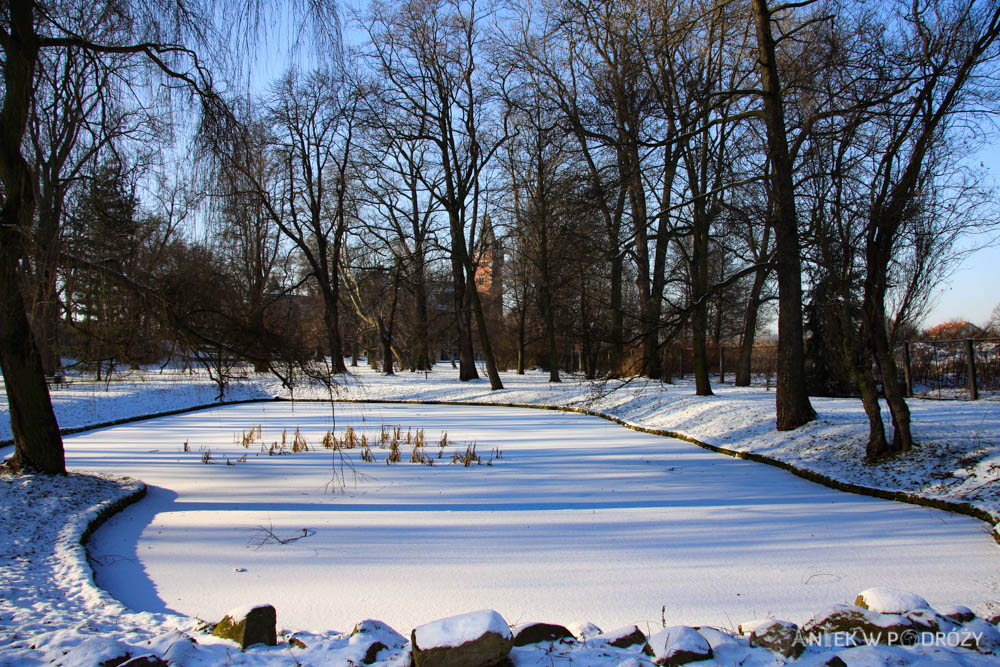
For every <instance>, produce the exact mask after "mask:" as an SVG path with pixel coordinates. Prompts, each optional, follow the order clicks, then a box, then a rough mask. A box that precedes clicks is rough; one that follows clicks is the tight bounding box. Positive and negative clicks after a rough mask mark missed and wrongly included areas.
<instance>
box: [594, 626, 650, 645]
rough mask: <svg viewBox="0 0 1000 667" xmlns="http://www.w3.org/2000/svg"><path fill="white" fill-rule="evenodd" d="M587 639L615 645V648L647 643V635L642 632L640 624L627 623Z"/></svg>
mask: <svg viewBox="0 0 1000 667" xmlns="http://www.w3.org/2000/svg"><path fill="white" fill-rule="evenodd" d="M587 641H588V642H593V643H598V644H606V645H608V646H614V647H615V648H628V647H629V646H636V645H639V644H645V643H646V635H644V634H643V633H642V630H640V629H639V627H638V626H636V625H626V626H624V627H621V628H618V629H617V630H611V631H610V632H602V633H601V634H599V635H596V636H594V637H591V638H590V639H588V640H587Z"/></svg>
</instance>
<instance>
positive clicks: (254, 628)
mask: <svg viewBox="0 0 1000 667" xmlns="http://www.w3.org/2000/svg"><path fill="white" fill-rule="evenodd" d="M276 620H277V612H275V610H274V607H272V606H271V605H269V604H258V605H250V606H245V607H238V608H236V609H233V610H231V611H230V612H229V613H228V614H226V615H225V617H223V619H222V620H221V621H220V622H219V624H218V625H217V626H215V630H214V631H213V632H212V634H213V635H215V636H216V637H222V638H223V639H231V640H233V641H234V642H236V643H237V644H239V645H240V648H244V649H245V648H246V647H248V646H252V645H254V644H264V645H266V646H275V645H276V644H277V643H278V633H277V631H276V629H275V622H276Z"/></svg>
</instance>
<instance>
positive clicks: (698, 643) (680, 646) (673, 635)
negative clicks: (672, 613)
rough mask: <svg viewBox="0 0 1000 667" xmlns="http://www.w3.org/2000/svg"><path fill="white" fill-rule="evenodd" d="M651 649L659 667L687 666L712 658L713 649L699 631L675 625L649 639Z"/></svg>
mask: <svg viewBox="0 0 1000 667" xmlns="http://www.w3.org/2000/svg"><path fill="white" fill-rule="evenodd" d="M648 644H649V648H650V649H651V650H652V652H653V660H654V661H655V662H656V664H657V665H686V664H687V663H689V662H696V661H698V660H707V659H709V658H711V657H712V647H711V646H710V645H709V643H708V640H707V639H705V638H704V637H702V636H701V635H700V634H699V633H698V631H697V630H695V629H694V628H691V627H688V626H686V625H675V626H672V627H669V628H664V629H663V630H660V631H659V632H657V633H656V634H654V635H653V636H652V637H650V638H649V642H648Z"/></svg>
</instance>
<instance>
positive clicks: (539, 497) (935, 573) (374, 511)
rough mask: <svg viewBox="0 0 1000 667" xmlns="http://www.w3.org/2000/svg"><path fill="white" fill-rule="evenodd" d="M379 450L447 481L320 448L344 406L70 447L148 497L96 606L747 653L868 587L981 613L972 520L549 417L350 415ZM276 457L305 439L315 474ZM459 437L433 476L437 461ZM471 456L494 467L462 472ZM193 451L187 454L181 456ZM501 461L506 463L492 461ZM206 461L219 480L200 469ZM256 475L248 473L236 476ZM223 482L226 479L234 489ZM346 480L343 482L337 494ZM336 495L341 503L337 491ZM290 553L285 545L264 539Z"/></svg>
mask: <svg viewBox="0 0 1000 667" xmlns="http://www.w3.org/2000/svg"><path fill="white" fill-rule="evenodd" d="M335 415H336V430H335V434H336V435H337V437H338V438H341V437H343V434H344V427H345V426H346V425H348V424H350V425H351V426H352V427H353V428H354V429H355V430H356V431H357V433H358V437H359V438H360V435H361V434H365V435H366V437H367V438H368V439H369V440H377V438H378V434H379V431H380V426H381V425H382V424H386V425H392V426H394V425H397V424H398V425H401V426H402V435H403V437H404V438H405V435H406V431H407V429H408V428H409V429H412V430H413V431H414V432H415V431H416V430H417V429H424V432H425V436H426V439H427V442H428V444H427V447H426V455H427V456H429V457H432V458H434V465H432V466H428V465H420V464H415V463H411V462H410V458H411V454H412V446H410V447H407V446H405V445H404V446H403V448H402V451H401V456H402V461H401V462H400V463H398V464H395V465H387V464H386V457H387V455H388V453H389V452H388V450H387V449H381V448H378V447H377V446H376V447H373V448H372V453H373V455H374V456H375V458H376V462H374V463H365V462H363V461H361V454H360V450H359V449H354V450H350V451H345V452H344V456H345V457H346V458H347V461H348V462H349V463H350V465H351V466H353V470H352V469H351V467H350V466H346V465H345V466H342V465H340V464H339V463H338V461H339V456H338V455H337V454H336V453H334V452H331V451H330V450H326V449H324V448H323V447H322V446H321V444H320V443H321V440H322V438H323V436H324V434H325V433H326V432H327V431H328V430H329V429H331V419H332V415H331V406H330V405H329V404H322V403H297V404H290V403H271V402H268V403H256V404H249V405H239V406H232V407H225V408H217V409H213V410H206V411H201V412H195V413H188V414H184V415H178V416H173V417H165V418H160V419H156V420H150V421H145V422H138V423H135V424H130V425H124V426H119V427H115V428H110V429H103V430H100V431H94V432H90V433H86V434H80V435H75V436H71V437H67V438H66V447H67V463H68V465H69V466H71V467H73V468H76V469H81V468H82V469H88V470H98V471H108V472H114V473H118V474H123V475H129V476H133V477H137V478H140V479H142V480H144V481H145V482H146V483H147V484H148V485H149V495H148V497H147V498H146V499H145V500H143V501H141V502H140V503H138V504H137V505H135V506H133V507H131V508H129V509H127V510H126V511H125V512H123V513H122V514H120V515H119V516H117V517H115V518H114V519H112V520H111V521H110V522H108V523H107V524H106V525H105V526H104V527H103V528H101V529H100V530H99V531H98V532H97V533H96V534H95V535H94V537H93V538H92V541H91V543H90V545H91V546H90V551H91V554H92V556H93V559H94V561H95V564H96V571H97V581H98V583H99V584H100V585H101V586H103V587H105V588H107V589H108V590H110V591H111V592H112V593H113V594H114V595H115V596H116V597H118V598H119V599H121V600H122V601H123V602H124V603H125V604H127V605H128V606H130V607H131V608H133V609H136V610H139V611H175V612H179V613H183V614H187V615H190V616H197V617H200V618H203V619H206V620H212V621H216V620H218V619H219V618H221V616H222V614H224V613H225V612H226V611H227V610H229V609H230V608H233V607H236V606H238V605H243V604H248V603H258V602H269V603H271V604H274V605H275V607H276V608H277V610H278V624H279V627H284V628H288V629H302V630H305V629H308V630H314V631H322V630H333V629H336V630H350V629H351V627H353V625H354V623H356V622H357V621H359V620H361V619H363V618H378V619H381V620H383V621H385V622H387V623H389V624H390V625H392V626H393V627H395V628H396V629H397V630H399V631H400V632H403V633H404V634H405V633H408V632H409V629H410V628H411V627H413V626H414V625H416V624H419V623H423V622H426V621H430V620H433V619H435V618H440V617H444V616H449V615H453V614H457V613H461V612H465V611H470V610H475V609H482V608H492V609H496V610H497V611H499V612H500V613H501V614H502V615H503V616H504V617H505V618H506V619H507V620H508V621H509V622H511V623H518V622H527V621H533V620H544V621H548V622H557V623H563V624H569V623H572V622H576V621H584V620H589V621H593V622H596V623H597V624H598V625H600V626H602V627H603V628H604V629H606V630H609V629H613V628H615V627H619V626H622V625H625V624H628V623H638V624H639V625H640V627H643V628H644V629H647V628H648V629H653V628H657V627H659V626H660V624H661V620H665V621H666V623H667V625H671V624H675V623H686V624H706V625H717V626H722V627H727V628H732V629H735V626H736V624H737V623H739V622H740V621H744V620H748V619H751V618H757V617H765V616H769V615H777V616H778V617H781V618H786V619H788V620H792V621H796V622H802V621H805V620H806V619H807V618H808V617H809V616H810V615H811V614H812V612H814V611H818V610H820V609H821V608H823V607H825V606H826V605H828V604H831V603H837V602H849V601H853V598H854V595H855V594H856V593H857V592H859V591H861V590H862V589H865V588H867V587H869V586H893V587H897V588H903V589H906V590H912V591H914V592H916V593H919V594H920V595H922V596H923V597H925V598H926V599H927V600H928V601H929V602H930V603H931V605H934V606H944V605H947V604H966V605H969V606H971V607H972V608H973V609H975V610H977V611H980V612H984V611H986V610H987V609H988V606H987V605H988V603H991V602H993V601H995V600H996V599H997V598H998V590H1000V586H998V584H1000V570H998V567H997V565H998V563H1000V561H998V556H1000V554H998V547H997V545H996V544H995V543H994V542H993V541H992V539H990V537H989V535H988V532H987V530H986V526H985V525H984V524H982V523H981V522H979V521H976V520H974V519H971V518H967V517H962V516H957V515H952V514H947V513H945V512H940V511H936V510H931V509H927V508H921V507H915V506H911V505H905V504H901V503H894V502H888V501H882V500H876V499H871V498H865V497H861V496H855V495H850V494H845V493H841V492H837V491H834V490H831V489H828V488H825V487H822V486H819V485H816V484H812V483H809V482H807V481H805V480H802V479H799V478H797V477H795V476H793V475H791V474H789V473H787V472H784V471H781V470H778V469H775V468H771V467H769V466H765V465H760V464H755V463H750V462H746V461H740V460H737V459H732V458H729V457H726V456H721V455H718V454H714V453H712V452H709V451H706V450H703V449H700V448H698V447H695V446H693V445H690V444H687V443H685V442H681V441H678V440H673V439H668V438H662V437H657V436H652V435H646V434H642V433H637V432H634V431H630V430H627V429H625V428H622V427H620V426H617V425H615V424H612V423H610V422H608V421H605V420H602V419H599V418H596V417H588V416H584V415H576V414H565V413H560V412H553V411H542V410H527V409H510V408H490V407H482V406H476V407H469V406H432V405H390V404H371V405H364V404H338V405H337V406H336V410H335ZM257 425H260V426H261V431H262V438H261V439H262V441H263V444H264V446H265V447H270V446H271V445H272V443H274V442H279V443H280V440H281V436H282V431H283V430H285V429H287V447H288V448H290V447H291V441H292V436H293V434H294V432H295V429H296V428H299V429H300V431H301V433H302V435H303V436H304V437H305V439H306V441H307V442H308V445H309V447H310V450H309V451H308V452H302V453H295V454H288V455H284V456H268V455H267V453H266V452H265V453H260V452H261V442H260V441H258V442H255V443H254V444H250V445H249V447H247V448H244V447H243V446H242V444H241V443H240V442H239V440H240V438H239V436H240V435H241V434H242V432H244V431H247V430H248V429H250V427H251V426H257ZM442 432H447V435H448V441H449V443H448V445H447V447H446V450H445V453H444V455H443V456H442V457H441V458H437V456H438V450H439V447H438V441H439V438H440V436H441V433H442ZM473 441H475V442H476V443H477V444H478V447H477V451H478V453H479V455H480V456H481V457H482V458H483V461H484V465H473V466H470V467H464V466H461V465H452V464H450V463H449V462H450V460H451V457H452V453H453V452H455V451H462V452H464V451H465V447H466V445H467V444H468V443H471V442H473ZM185 442H187V443H188V448H189V450H190V451H188V452H184V451H183V446H184V443H185ZM494 449H496V450H499V452H500V453H502V457H499V458H498V456H497V453H494V455H493V458H494V460H493V462H492V465H490V466H487V465H485V462H486V461H487V460H489V459H490V453H491V450H494ZM206 450H210V452H211V458H210V462H209V463H207V464H206V463H203V462H202V461H203V458H205V453H204V452H205V451H206ZM244 455H246V460H245V462H237V461H238V459H239V458H240V457H242V456H244ZM227 458H228V460H229V461H231V462H232V463H234V465H227V464H226V461H227ZM334 476H335V477H336V480H334V479H333V477H334ZM341 482H343V485H342V484H341ZM264 528H266V529H268V530H270V531H271V532H272V533H273V535H274V536H276V537H278V538H281V539H284V540H289V539H291V538H295V537H298V536H303V535H304V537H301V539H295V540H292V541H288V542H287V543H286V544H281V543H278V542H277V541H275V540H274V539H271V538H270V536H269V535H268V534H267V533H266V532H265V531H264V530H263V529H264Z"/></svg>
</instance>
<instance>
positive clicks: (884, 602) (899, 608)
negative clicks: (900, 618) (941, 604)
mask: <svg viewBox="0 0 1000 667" xmlns="http://www.w3.org/2000/svg"><path fill="white" fill-rule="evenodd" d="M854 604H855V605H857V606H859V607H861V608H863V609H870V610H871V611H875V612H878V613H880V614H905V613H906V612H909V611H914V610H916V609H930V608H931V606H930V605H929V604H927V600H925V599H923V598H922V597H920V596H919V595H917V594H915V593H909V592H907V591H901V590H899V589H898V588H886V587H879V588H867V589H865V590H863V591H861V592H860V593H858V597H857V598H856V599H855V600H854Z"/></svg>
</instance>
